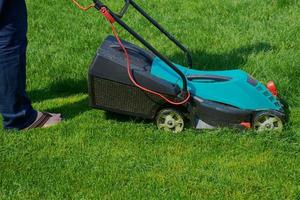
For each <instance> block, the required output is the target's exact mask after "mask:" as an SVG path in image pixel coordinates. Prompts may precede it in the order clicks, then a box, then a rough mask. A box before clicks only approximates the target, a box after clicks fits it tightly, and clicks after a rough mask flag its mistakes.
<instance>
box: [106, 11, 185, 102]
mask: <svg viewBox="0 0 300 200" xmlns="http://www.w3.org/2000/svg"><path fill="white" fill-rule="evenodd" d="M101 12H102V14H104V15H105V17H106V19H107V20H108V21H109V23H110V26H111V29H112V32H113V34H114V35H115V37H116V39H117V41H118V43H119V45H120V47H121V48H122V50H123V51H124V57H125V59H126V61H127V73H128V76H129V79H130V81H131V82H132V83H133V84H134V85H135V86H136V87H138V88H140V89H141V90H143V91H145V92H148V93H151V94H154V95H156V96H158V97H160V98H162V99H163V100H165V101H166V102H167V103H169V104H172V105H174V106H179V105H183V104H185V103H187V102H188V101H189V99H190V97H191V94H190V92H188V93H187V97H186V98H185V99H184V100H183V101H180V102H175V101H172V100H170V99H168V98H167V97H165V96H164V95H162V94H160V93H158V92H155V91H153V90H150V89H148V88H145V87H143V86H141V85H140V84H138V83H137V82H136V81H135V79H134V77H133V74H132V71H131V67H130V66H131V61H130V57H129V55H128V51H127V50H126V48H125V47H124V45H123V43H122V42H121V40H120V38H119V35H118V33H117V31H116V28H115V26H114V25H113V23H114V21H113V20H111V18H110V17H107V15H108V14H107V10H105V9H104V10H101Z"/></svg>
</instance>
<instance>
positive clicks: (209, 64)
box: [170, 42, 276, 70]
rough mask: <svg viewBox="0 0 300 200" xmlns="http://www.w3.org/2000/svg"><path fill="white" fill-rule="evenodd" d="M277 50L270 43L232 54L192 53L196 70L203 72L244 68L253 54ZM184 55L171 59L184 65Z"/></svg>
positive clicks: (252, 46) (246, 48) (262, 43)
mask: <svg viewBox="0 0 300 200" xmlns="http://www.w3.org/2000/svg"><path fill="white" fill-rule="evenodd" d="M274 49H276V48H275V47H274V46H271V45H270V44H269V43H264V42H259V43H256V44H252V45H248V46H242V47H239V48H237V49H233V50H231V51H230V52H226V53H222V54H210V53H207V52H205V51H196V52H192V57H193V66H194V69H201V70H229V69H236V68H241V67H243V66H244V65H245V64H246V63H247V61H248V57H249V56H250V55H251V54H258V53H261V52H268V51H272V50H274ZM182 57H183V56H182V54H181V53H178V54H175V55H173V56H171V57H170V59H171V60H172V61H174V62H181V63H182Z"/></svg>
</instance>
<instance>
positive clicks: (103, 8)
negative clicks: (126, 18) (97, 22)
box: [100, 7, 116, 24]
mask: <svg viewBox="0 0 300 200" xmlns="http://www.w3.org/2000/svg"><path fill="white" fill-rule="evenodd" d="M100 12H101V13H102V15H103V16H104V17H105V18H106V19H107V20H108V21H109V22H110V23H112V24H113V23H115V22H116V20H115V18H114V17H113V16H112V15H111V14H110V13H109V11H108V10H107V8H105V7H102V8H101V9H100Z"/></svg>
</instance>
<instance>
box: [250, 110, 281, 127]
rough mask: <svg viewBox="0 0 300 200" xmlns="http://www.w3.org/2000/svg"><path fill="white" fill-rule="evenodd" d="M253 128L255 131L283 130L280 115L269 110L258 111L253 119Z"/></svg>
mask: <svg viewBox="0 0 300 200" xmlns="http://www.w3.org/2000/svg"><path fill="white" fill-rule="evenodd" d="M253 128H254V130H255V131H257V132H263V131H277V132H281V131H282V130H283V121H282V119H281V118H280V117H278V116H276V115H275V114H272V113H270V112H261V113H258V114H257V115H256V116H255V118H254V120H253Z"/></svg>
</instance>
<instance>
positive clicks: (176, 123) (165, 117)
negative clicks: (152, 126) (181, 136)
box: [156, 108, 185, 133]
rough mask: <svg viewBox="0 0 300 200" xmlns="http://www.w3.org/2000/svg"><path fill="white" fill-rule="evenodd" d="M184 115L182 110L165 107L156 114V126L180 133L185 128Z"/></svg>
mask: <svg viewBox="0 0 300 200" xmlns="http://www.w3.org/2000/svg"><path fill="white" fill-rule="evenodd" d="M184 125H185V124H184V117H183V115H182V113H181V112H179V111H178V110H175V109H173V108H164V109H162V110H160V111H159V112H158V114H157V116H156V126H157V128H158V129H162V130H165V131H168V132H172V133H180V132H182V131H183V129H184Z"/></svg>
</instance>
